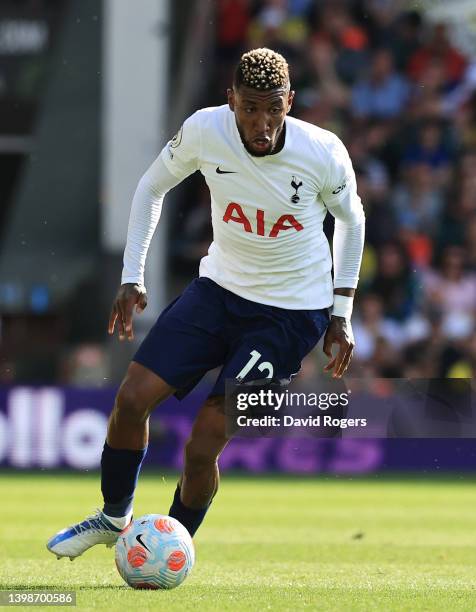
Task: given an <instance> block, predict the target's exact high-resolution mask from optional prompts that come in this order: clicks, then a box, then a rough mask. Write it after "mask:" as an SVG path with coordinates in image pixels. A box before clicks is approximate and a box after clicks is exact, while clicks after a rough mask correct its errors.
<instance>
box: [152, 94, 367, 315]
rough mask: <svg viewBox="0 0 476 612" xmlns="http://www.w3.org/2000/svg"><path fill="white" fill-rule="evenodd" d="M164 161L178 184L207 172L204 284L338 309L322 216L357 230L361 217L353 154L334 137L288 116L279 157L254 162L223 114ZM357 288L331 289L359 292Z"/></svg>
mask: <svg viewBox="0 0 476 612" xmlns="http://www.w3.org/2000/svg"><path fill="white" fill-rule="evenodd" d="M160 157H161V159H162V160H163V162H164V164H165V166H166V167H167V168H168V170H169V171H170V172H171V173H172V174H173V175H174V176H176V177H177V178H178V179H184V178H185V177H186V176H188V175H189V174H192V173H193V172H194V171H195V170H200V172H201V173H202V174H203V176H204V177H205V180H206V182H207V185H208V187H209V189H210V194H211V214H212V224H213V242H212V243H211V245H210V248H209V250H208V255H206V256H205V257H204V258H203V259H202V260H201V262H200V271H199V274H200V276H205V277H208V278H211V279H212V280H214V281H215V282H216V283H218V284H219V285H220V286H222V287H224V288H225V289H228V290H230V291H232V292H233V293H236V294H237V295H239V296H241V297H243V298H246V299H248V300H252V301H254V302H259V303H261V304H269V305H272V306H278V307H281V308H289V309H315V308H325V307H329V306H331V305H332V303H333V283H332V277H331V269H332V258H331V254H330V249H329V244H328V241H327V238H326V236H325V234H324V232H323V229H322V224H323V221H324V217H325V216H326V212H327V209H329V210H330V212H331V213H332V212H333V209H334V212H335V211H337V210H339V211H340V212H339V214H340V218H344V219H345V221H346V222H348V223H349V224H350V225H357V224H359V223H361V222H362V219H363V216H364V215H363V210H362V204H361V201H360V198H359V197H358V195H357V193H356V181H355V175H354V171H353V168H352V164H351V161H350V158H349V155H348V153H347V151H346V149H345V147H344V145H343V144H342V142H341V141H340V140H339V139H338V138H337V136H335V135H334V134H333V133H331V132H329V131H327V130H324V129H321V128H319V127H317V126H315V125H312V124H309V123H306V122H304V121H300V120H298V119H294V118H292V117H289V116H288V117H286V133H285V143H284V146H283V148H282V150H281V151H279V152H278V153H276V154H274V155H266V156H263V157H255V156H253V155H251V154H249V153H248V152H247V151H246V149H245V147H244V146H243V143H242V141H241V138H240V134H239V132H238V128H237V126H236V121H235V115H234V113H233V112H232V111H231V110H230V109H229V107H228V105H224V106H219V107H214V108H206V109H202V110H199V111H197V112H196V113H194V114H193V115H192V116H191V117H189V118H188V119H187V120H186V121H185V123H184V124H183V126H182V128H181V129H180V131H179V132H178V134H177V135H176V136H175V137H174V138H173V139H172V140H171V141H170V142H168V143H167V145H166V146H165V147H164V149H163V150H162V153H161V156H160ZM336 216H338V215H336ZM359 257H360V254H359ZM336 280H337V279H336ZM353 282H354V284H353V285H349V284H345V283H346V280H344V279H342V281H341V284H338V283H337V282H335V283H334V285H335V286H340V287H343V286H347V287H348V286H354V287H355V285H356V280H355V279H354V281H353Z"/></svg>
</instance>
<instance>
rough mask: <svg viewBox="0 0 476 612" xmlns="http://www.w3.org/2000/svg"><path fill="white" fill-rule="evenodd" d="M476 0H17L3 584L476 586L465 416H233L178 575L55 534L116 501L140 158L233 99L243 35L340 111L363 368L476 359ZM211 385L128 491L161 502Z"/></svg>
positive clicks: (222, 599) (209, 588) (2, 458)
mask: <svg viewBox="0 0 476 612" xmlns="http://www.w3.org/2000/svg"><path fill="white" fill-rule="evenodd" d="M475 14H476V8H475V5H474V2H473V1H472V0H452V1H451V2H448V1H444V0H441V1H437V0H432V1H430V0H428V1H416V0H415V1H414V0H412V1H404V0H347V1H344V0H332V1H328V2H324V1H318V0H289V1H285V0H262V1H254V0H214V1H208V0H199V1H192V0H173V1H172V0H138V1H137V2H134V3H132V2H129V1H128V0H103V1H101V0H2V2H0V201H1V207H0V232H1V238H0V468H1V469H0V487H1V490H2V493H3V496H2V500H3V501H4V503H3V506H2V508H3V515H2V523H1V526H0V547H1V550H2V553H3V560H4V562H3V563H2V564H1V566H0V595H1V594H2V589H12V588H17V589H18V588H27V589H29V590H35V589H36V590H38V589H44V588H48V587H49V588H52V589H55V590H71V589H74V590H76V591H77V597H78V607H80V608H83V607H85V608H87V609H90V608H92V607H95V608H96V607H98V608H104V609H108V610H116V609H118V610H119V609H120V610H124V609H138V608H140V609H141V610H149V609H150V610H160V609H163V610H167V612H172V611H173V610H180V611H181V612H182V611H183V610H220V611H222V610H240V612H243V611H245V610H249V611H250V612H251V611H255V610H258V609H273V610H284V611H287V610H291V609H292V610H298V609H319V610H329V611H333V612H334V611H335V610H346V611H347V610H353V611H354V610H361V611H362V612H364V611H365V612H367V611H368V610H385V611H387V610H389V611H390V610H394V611H395V612H397V611H398V612H400V611H401V610H412V612H413V611H415V610H465V611H466V610H470V609H474V593H475V590H476V582H475V578H474V576H475V571H474V565H475V564H474V550H475V546H476V541H475V536H474V534H475V533H476V518H475V515H474V507H475V505H476V488H475V486H474V472H475V470H476V452H475V445H474V441H473V440H471V439H466V440H444V439H428V440H420V439H406V440H383V439H375V440H374V439H320V440H319V439H313V438H307V439H302V440H298V439H296V438H294V439H285V438H280V439H278V438H273V439H272V438H263V439H258V440H257V439H255V440H252V439H237V440H235V441H233V442H232V443H231V444H230V445H229V447H228V448H227V449H226V450H225V452H224V453H223V455H222V458H221V466H222V469H223V470H229V472H228V473H227V475H226V477H225V478H223V480H222V485H221V490H220V494H219V497H218V498H217V500H216V502H214V504H213V506H212V508H211V510H210V512H209V515H208V516H207V521H206V524H205V525H204V526H203V528H202V529H200V531H199V532H198V535H197V538H196V542H197V555H198V562H197V566H196V568H195V569H194V572H193V573H192V575H191V577H190V578H188V579H187V581H186V583H185V584H184V586H183V587H181V588H180V589H179V590H177V591H176V592H174V591H173V592H170V593H152V592H149V593H148V592H141V593H137V592H132V591H131V590H130V589H126V588H125V587H124V586H123V585H121V579H120V578H119V576H118V574H117V572H116V570H115V567H114V563H113V560H112V551H110V550H105V549H104V547H96V548H95V549H94V550H93V551H91V552H88V553H87V554H86V555H85V558H84V559H80V560H78V561H77V562H76V563H74V564H71V563H69V561H63V562H57V561H56V560H55V559H54V558H53V557H52V556H51V555H49V554H48V553H47V552H46V550H45V542H46V540H47V538H48V537H50V536H51V534H52V533H54V532H56V531H57V530H58V529H60V528H62V527H63V526H66V525H70V524H72V523H73V522H75V521H77V520H78V519H79V518H82V517H84V516H85V515H86V514H87V513H88V512H89V511H90V510H91V508H92V505H93V504H94V503H99V499H98V498H99V481H98V472H97V467H98V464H99V457H100V452H101V448H102V444H103V440H104V433H105V428H106V418H107V414H108V412H109V410H110V406H111V403H112V400H113V396H114V390H115V388H116V387H117V384H118V383H119V381H120V379H121V376H122V374H123V372H124V369H125V367H126V365H127V363H128V360H129V359H130V356H131V354H132V352H133V350H134V346H132V345H130V344H128V343H123V344H121V343H119V341H118V340H117V338H109V337H108V336H107V335H106V323H107V319H108V315H109V308H110V305H111V300H112V298H113V296H114V294H115V291H116V290H117V286H118V282H119V277H120V270H121V257H122V251H123V247H124V240H125V236H126V228H127V220H128V215H129V208H130V202H131V197H132V194H133V192H134V189H135V186H136V184H137V181H138V179H139V177H140V176H141V174H142V172H143V171H144V170H145V168H146V167H147V166H148V165H149V164H150V162H151V161H152V160H153V159H154V158H155V156H156V155H157V153H158V151H160V148H161V147H162V145H163V144H164V143H165V142H166V140H167V139H168V138H170V137H171V135H172V134H174V133H175V132H176V130H177V129H178V128H179V126H180V123H181V122H182V121H183V119H184V118H185V117H186V116H187V115H188V114H190V113H191V112H192V111H193V110H194V109H196V108H198V107H200V106H203V105H210V104H211V105H216V104H220V103H221V102H222V101H223V100H224V94H225V87H226V86H227V85H228V83H229V80H230V76H231V74H230V73H231V68H232V66H233V63H234V62H235V61H236V58H237V57H238V56H239V54H240V52H241V51H242V50H243V49H246V48H249V47H251V46H257V45H262V44H265V45H268V46H271V47H273V48H275V49H277V50H279V51H282V52H283V53H284V54H285V55H286V56H287V57H288V58H289V60H290V63H291V69H292V79H293V84H294V87H295V89H296V90H297V96H296V106H295V108H294V110H293V113H294V114H295V115H296V116H299V117H302V118H304V119H306V120H308V121H312V122H316V123H318V124H319V125H322V126H324V127H329V128H330V129H332V130H334V131H336V132H337V133H338V134H339V135H340V136H341V137H342V139H343V140H344V142H345V143H346V145H347V146H348V148H349V150H350V153H351V156H352V159H353V162H354V166H355V169H356V173H357V179H358V182H359V192H360V194H361V196H362V199H363V202H364V206H365V210H366V215H367V244H366V249H365V254H364V262H363V267H362V274H361V283H360V287H359V291H358V296H357V299H356V306H355V316H354V319H353V326H354V331H355V334H356V340H357V350H356V354H355V356H354V360H353V363H352V367H351V371H350V373H349V375H352V376H355V377H360V379H362V378H363V377H364V378H367V379H371V380H374V379H375V377H405V376H409V377H416V378H420V377H423V378H433V377H439V376H440V377H465V378H472V374H473V367H474V361H475V356H476V335H475V321H474V318H475V314H476V300H475V292H476V289H475V286H476V281H475V274H476V198H475V195H474V194H475V193H476V190H475V181H476V93H475V91H476V66H475V58H476V33H475ZM208 206H209V205H208V199H207V192H206V189H205V188H204V185H203V181H202V180H201V179H200V177H198V176H195V177H192V178H190V179H189V180H187V181H186V182H185V183H184V184H183V185H182V186H180V187H179V188H177V189H176V190H174V191H173V192H172V193H171V194H169V195H168V196H167V200H166V203H165V206H164V211H163V216H162V220H161V224H160V227H159V229H158V231H157V234H156V239H155V241H154V243H153V247H152V249H151V252H150V256H149V259H148V269H147V286H148V290H149V307H148V308H147V310H146V311H145V312H144V313H143V315H142V316H141V317H136V319H135V325H136V343H137V342H139V341H140V339H141V338H142V337H143V336H144V334H145V333H146V331H147V329H148V328H149V327H150V325H151V324H152V322H153V321H154V319H155V317H156V316H157V313H158V312H159V311H160V309H161V308H162V306H163V305H164V304H166V303H167V301H168V300H169V299H171V298H173V297H174V296H175V295H177V294H178V292H180V290H181V289H182V288H183V287H184V285H185V284H186V283H187V282H188V280H189V279H190V278H191V277H192V276H193V275H194V274H195V272H196V269H197V263H198V260H199V258H200V257H201V255H202V254H203V253H204V251H205V249H206V247H207V245H208V241H209V239H210V226H209V210H208ZM330 223H331V220H328V224H329V226H328V227H327V231H329V232H330V231H331V230H332V227H331V226H330ZM163 348H164V350H167V347H163ZM319 351H320V349H318V350H317V351H315V352H314V353H313V354H312V355H311V356H310V357H309V358H308V359H307V360H306V362H305V363H304V367H303V371H302V376H303V377H304V378H306V379H308V380H311V381H312V380H313V379H314V377H318V376H319V375H320V371H321V366H322V355H321V354H320V352H319ZM206 392H207V381H204V383H203V385H201V386H200V387H199V388H198V389H197V390H196V392H195V393H194V394H193V395H191V396H190V397H189V398H188V399H187V400H186V401H184V402H182V403H180V404H179V403H177V402H176V401H175V400H170V401H168V402H167V403H166V404H165V405H163V406H162V407H161V408H160V409H159V410H158V411H156V413H155V414H154V417H153V419H152V423H151V444H150V449H149V453H148V458H147V462H146V465H145V469H144V473H143V476H142V478H141V479H140V482H139V488H138V494H137V499H136V503H135V513H136V516H139V515H141V514H145V513H148V512H166V511H167V508H168V504H169V501H170V499H171V497H172V495H173V490H174V488H175V483H176V475H177V471H178V470H179V469H180V466H181V462H182V455H181V449H182V446H183V442H184V440H185V438H186V436H187V434H188V432H189V430H190V425H191V420H192V418H193V414H194V412H195V411H196V410H197V407H198V405H199V403H200V400H201V399H203V397H205V394H206ZM237 469H238V470H240V472H239V473H238V474H236V473H232V470H237ZM403 472H404V473H403ZM448 472H450V473H448Z"/></svg>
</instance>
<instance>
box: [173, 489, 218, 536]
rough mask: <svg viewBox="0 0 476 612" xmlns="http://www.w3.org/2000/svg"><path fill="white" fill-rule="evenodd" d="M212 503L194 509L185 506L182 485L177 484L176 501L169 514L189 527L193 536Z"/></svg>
mask: <svg viewBox="0 0 476 612" xmlns="http://www.w3.org/2000/svg"><path fill="white" fill-rule="evenodd" d="M209 507H210V504H209V505H208V506H207V507H206V508H201V509H200V510H193V509H192V508H187V506H184V505H183V503H182V501H181V499H180V487H179V485H177V488H176V490H175V495H174V501H173V502H172V505H171V506H170V510H169V516H171V517H173V518H174V519H177V521H180V522H181V523H182V525H183V526H184V527H185V528H186V529H187V531H188V532H189V534H190V535H191V536H192V537H193V536H194V535H195V532H196V531H197V529H198V528H199V527H200V525H201V524H202V521H203V519H204V518H205V514H206V513H207V511H208V508H209Z"/></svg>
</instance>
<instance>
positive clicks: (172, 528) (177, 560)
mask: <svg viewBox="0 0 476 612" xmlns="http://www.w3.org/2000/svg"><path fill="white" fill-rule="evenodd" d="M194 562H195V550H194V547H193V542H192V538H191V537H190V534H189V533H188V531H187V530H186V529H185V527H184V526H183V525H182V524H181V523H179V521H177V520H176V519H174V518H172V517H171V516H165V515H163V514H145V515H144V516H141V517H139V518H138V519H136V520H135V521H133V522H132V523H130V525H128V526H127V527H126V528H125V529H124V530H123V531H122V532H121V534H120V535H119V538H118V540H117V543H116V566H117V569H118V571H119V574H120V575H121V577H122V578H123V579H124V580H125V582H127V584H128V585H129V586H131V587H133V588H134V589H174V588H175V587H177V586H178V585H179V584H181V583H182V582H183V581H184V580H185V578H186V577H187V575H188V574H189V572H190V571H191V569H192V567H193V564H194Z"/></svg>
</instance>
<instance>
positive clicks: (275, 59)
mask: <svg viewBox="0 0 476 612" xmlns="http://www.w3.org/2000/svg"><path fill="white" fill-rule="evenodd" d="M234 85H235V87H239V86H240V85H246V86H247V87H252V88H253V89H260V90H267V89H275V88H277V87H285V88H287V87H289V68H288V63H287V61H286V60H285V59H284V57H283V56H282V55H280V54H279V53H276V51H272V50H271V49H266V48H262V49H252V50H251V51H247V52H246V53H243V55H242V56H241V59H240V61H239V63H238V66H237V67H236V70H235V78H234Z"/></svg>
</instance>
